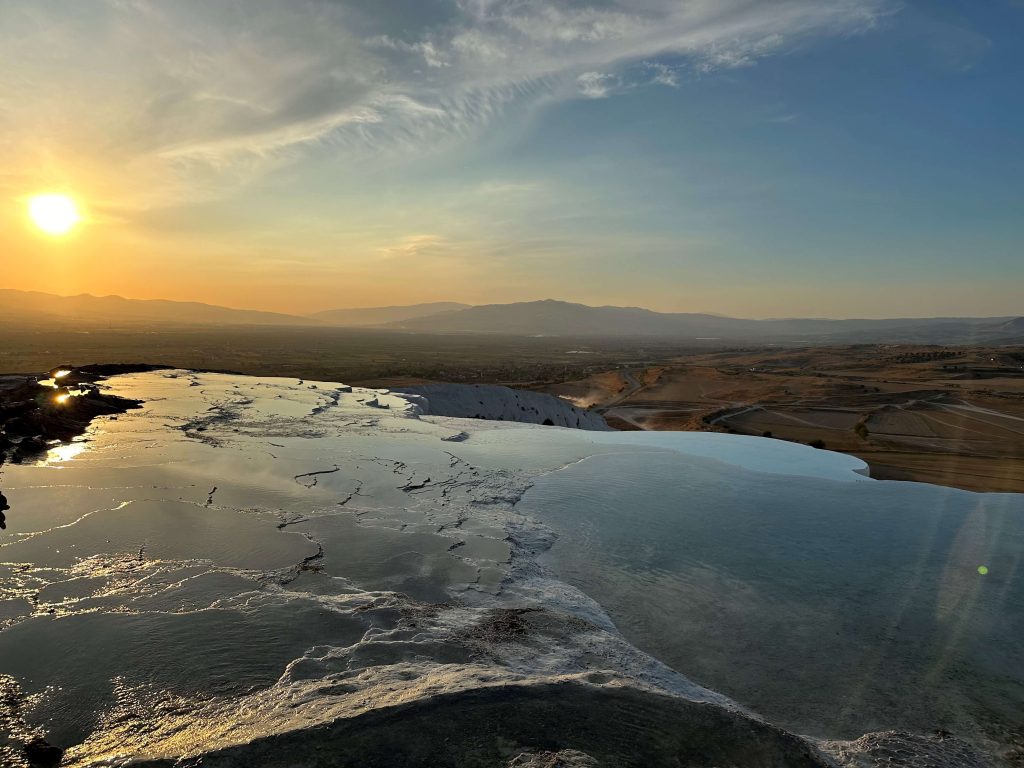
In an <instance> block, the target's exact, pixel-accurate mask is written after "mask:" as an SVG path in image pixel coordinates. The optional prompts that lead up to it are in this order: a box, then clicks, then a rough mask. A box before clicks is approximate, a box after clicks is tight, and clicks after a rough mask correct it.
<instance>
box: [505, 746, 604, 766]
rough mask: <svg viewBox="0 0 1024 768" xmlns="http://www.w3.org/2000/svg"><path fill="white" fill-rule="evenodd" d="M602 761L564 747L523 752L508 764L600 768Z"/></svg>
mask: <svg viewBox="0 0 1024 768" xmlns="http://www.w3.org/2000/svg"><path fill="white" fill-rule="evenodd" d="M599 767H600V763H598V762H597V760H595V759H594V758H592V757H591V756H590V755H588V754H587V753H586V752H580V751H579V750H576V749H563V750H560V751H558V752H547V751H545V752H523V753H522V754H519V755H516V756H515V757H513V758H512V760H511V761H510V762H509V764H508V768H599Z"/></svg>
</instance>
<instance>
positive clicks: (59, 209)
mask: <svg viewBox="0 0 1024 768" xmlns="http://www.w3.org/2000/svg"><path fill="white" fill-rule="evenodd" d="M28 215H29V218H30V219H32V223H33V224H35V225H36V226H37V227H39V229H41V230H42V231H43V232H45V233H46V234H48V235H66V234H67V233H68V232H70V231H71V230H72V229H74V227H75V225H76V224H78V222H79V221H81V220H82V217H81V215H80V214H79V213H78V207H77V206H76V205H75V201H74V200H72V199H71V198H70V197H68V196H67V195H34V196H33V197H30V198H29V200H28Z"/></svg>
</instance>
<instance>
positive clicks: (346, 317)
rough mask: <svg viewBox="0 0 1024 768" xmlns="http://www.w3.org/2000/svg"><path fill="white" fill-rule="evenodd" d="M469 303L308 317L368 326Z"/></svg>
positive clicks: (345, 311) (339, 311) (330, 312)
mask: <svg viewBox="0 0 1024 768" xmlns="http://www.w3.org/2000/svg"><path fill="white" fill-rule="evenodd" d="M467 307H469V304H459V303H458V302H456V301H435V302H431V303H429V304H410V305H408V306H399V307H364V308H360V309H328V310H324V311H323V312H314V313H313V314H311V315H310V317H312V318H314V319H316V320H319V321H322V322H324V323H328V324H330V325H343V326H369V325H387V324H388V323H399V322H402V321H405V320H413V319H416V318H418V317H427V316H429V315H436V314H438V313H440V312H453V311H457V310H460V309H466V308H467Z"/></svg>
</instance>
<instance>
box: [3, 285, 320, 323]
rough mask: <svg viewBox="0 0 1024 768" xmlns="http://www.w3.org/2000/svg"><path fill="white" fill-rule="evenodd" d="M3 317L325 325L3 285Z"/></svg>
mask: <svg viewBox="0 0 1024 768" xmlns="http://www.w3.org/2000/svg"><path fill="white" fill-rule="evenodd" d="M0 322H4V323H19V324H26V323H32V324H38V323H55V322H61V323H68V322H73V323H89V324H102V325H112V326H119V325H139V324H143V323H173V324H175V325H322V323H320V322H319V321H317V320H315V319H312V318H308V317H299V316H297V315H285V314H280V313H277V312H261V311H259V310H252V309H230V308H228V307H218V306H215V305H212V304H200V303H199V302H194V301H165V300H162V299H153V300H144V299H125V298H123V297H121V296H92V295H90V294H88V293H83V294H79V295H78V296H55V295H53V294H50V293H40V292H38V291H16V290H12V289H8V288H0Z"/></svg>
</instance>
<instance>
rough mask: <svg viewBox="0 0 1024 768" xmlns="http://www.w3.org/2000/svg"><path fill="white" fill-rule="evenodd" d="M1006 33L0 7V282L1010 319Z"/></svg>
mask: <svg viewBox="0 0 1024 768" xmlns="http://www.w3.org/2000/svg"><path fill="white" fill-rule="evenodd" d="M1022 40H1024V0H964V1H963V2H948V1H946V0H921V1H920V2H914V1H912V0H906V1H905V2H896V1H895V0H773V1H770V2H769V1H763V2H761V1H755V0H632V1H631V2H627V0H587V1H586V2H582V1H569V0H548V1H547V2H542V1H541V0H391V1H388V0H289V2H267V1H264V0H245V1H244V2H242V1H241V0H238V1H236V2H228V1H227V0H203V1H202V2H199V1H196V0H173V1H171V0H167V1H165V2H157V1H156V0H64V1H61V0H0V72H2V74H0V287H6V288H20V289H32V290H42V291H48V292H53V293H63V294H72V293H80V292H89V293H94V294H110V293H117V294H121V295H124V296H128V297H132V298H171V299H187V300H199V301H207V302H210V303H217V304H226V305H229V306H238V307H256V308H265V309H273V310H279V311H286V312H305V311H315V310H320V309H326V308H332V307H346V306H372V305H381V304H405V303H413V302H421V301H438V300H452V301H464V302H469V303H487V302H505V301H520V300H532V299H539V298H547V297H552V298H562V299H567V300H572V301H581V302H585V303H590V304H629V305H642V306H647V307H651V308H653V309H659V310H675V311H711V312H720V313H723V314H730V315H736V316H746V317H768V316H795V315H804V316H810V315H814V316H905V315H1012V314H1021V312H1022V311H1024V299H1022V296H1024V248H1022V243H1024V44H1022V42H1021V41H1022ZM40 194H62V195H67V196H69V197H71V198H72V199H73V200H74V201H75V202H76V203H77V205H78V207H79V212H80V214H81V216H82V221H81V222H79V223H78V224H77V226H75V227H74V228H73V229H72V230H71V231H70V232H69V233H68V234H66V235H53V234H47V233H45V232H43V231H41V230H40V229H38V228H37V227H35V226H33V225H32V223H31V221H30V219H29V217H28V215H27V210H28V201H29V199H30V198H31V197H32V196H33V195H40Z"/></svg>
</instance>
